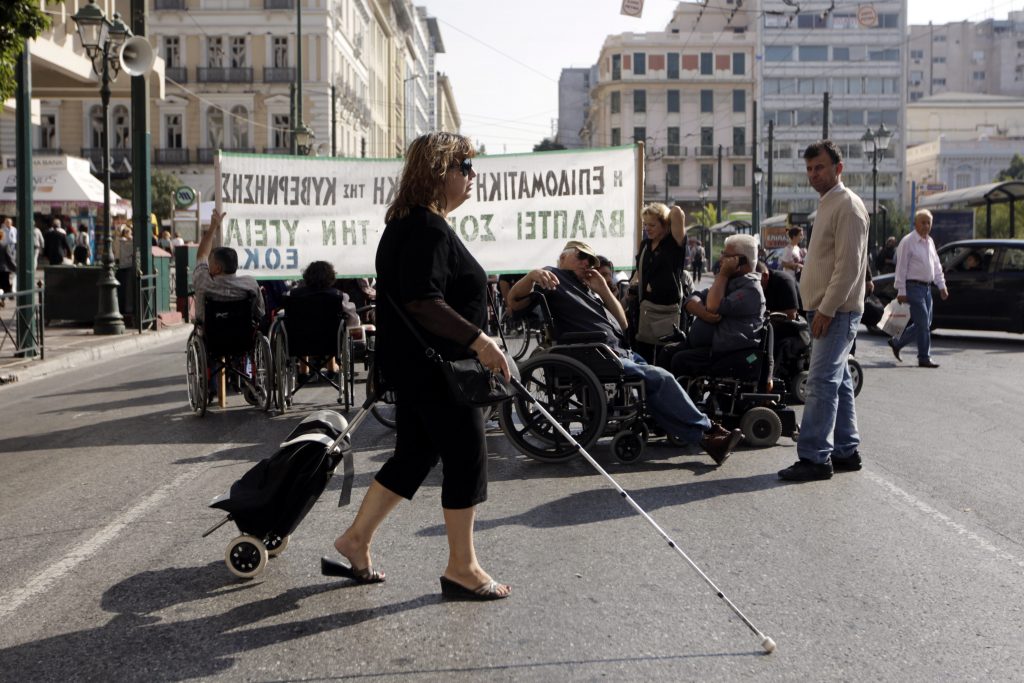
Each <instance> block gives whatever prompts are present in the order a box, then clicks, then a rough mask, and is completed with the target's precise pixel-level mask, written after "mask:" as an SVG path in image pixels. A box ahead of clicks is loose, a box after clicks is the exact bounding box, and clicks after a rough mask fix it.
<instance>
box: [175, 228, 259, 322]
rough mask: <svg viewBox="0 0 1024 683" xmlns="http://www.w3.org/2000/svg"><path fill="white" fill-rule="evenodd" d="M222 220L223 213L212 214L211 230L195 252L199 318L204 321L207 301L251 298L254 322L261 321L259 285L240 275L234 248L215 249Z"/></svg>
mask: <svg viewBox="0 0 1024 683" xmlns="http://www.w3.org/2000/svg"><path fill="white" fill-rule="evenodd" d="M223 220H224V212H222V211H221V212H218V211H214V212H213V215H212V216H210V227H209V229H207V231H206V232H205V233H203V236H202V238H201V239H200V240H199V247H198V249H196V267H195V270H193V271H192V288H193V289H194V290H195V300H196V318H197V319H198V321H199V322H200V323H201V322H202V319H203V316H204V315H205V311H206V299H207V298H210V299H214V300H216V301H240V300H243V299H248V298H250V297H251V298H252V313H253V319H254V320H260V319H261V318H263V313H264V307H263V295H262V293H261V292H260V286H259V285H258V284H256V280H255V279H253V278H251V277H249V276H248V275H238V274H237V272H236V271H237V270H238V254H237V253H236V252H235V250H234V249H231V248H229V247H217V248H216V249H214V248H213V240H214V238H215V237H216V236H217V235H219V234H220V227H221V223H222V222H223Z"/></svg>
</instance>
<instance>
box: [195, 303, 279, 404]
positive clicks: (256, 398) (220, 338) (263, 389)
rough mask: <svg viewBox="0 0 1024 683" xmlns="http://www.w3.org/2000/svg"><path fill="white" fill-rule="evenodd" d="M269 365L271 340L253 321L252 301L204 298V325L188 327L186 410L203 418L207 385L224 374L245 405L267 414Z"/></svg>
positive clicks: (269, 393)
mask: <svg viewBox="0 0 1024 683" xmlns="http://www.w3.org/2000/svg"><path fill="white" fill-rule="evenodd" d="M271 364H272V360H271V352H270V341H269V340H268V339H267V338H266V336H264V335H263V334H260V331H259V321H257V320H254V319H253V314H252V299H251V298H248V299H238V300H234V301H217V300H214V299H210V298H207V300H206V304H205V310H204V312H203V322H202V323H197V324H196V326H195V328H193V330H192V334H190V335H189V338H188V342H187V347H186V355H185V375H186V380H187V383H188V403H189V407H190V408H191V409H192V412H194V413H195V414H196V415H197V416H199V417H202V416H203V415H205V414H206V409H207V407H208V406H209V404H210V402H211V400H212V397H211V392H210V383H211V382H212V381H214V379H215V378H217V377H218V376H219V375H220V373H221V372H223V373H225V374H226V375H227V378H228V380H229V383H231V384H236V385H237V386H238V388H239V389H240V390H241V392H242V395H243V396H244V397H245V400H246V402H247V403H249V404H250V405H254V406H257V407H259V408H262V409H263V410H264V411H266V410H269V409H270V395H271V393H272V379H271V374H270V373H271Z"/></svg>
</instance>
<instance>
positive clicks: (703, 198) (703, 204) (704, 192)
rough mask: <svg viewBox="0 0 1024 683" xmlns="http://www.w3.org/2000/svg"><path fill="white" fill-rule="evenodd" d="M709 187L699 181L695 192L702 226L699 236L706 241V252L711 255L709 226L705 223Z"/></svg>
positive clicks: (706, 219)
mask: <svg viewBox="0 0 1024 683" xmlns="http://www.w3.org/2000/svg"><path fill="white" fill-rule="evenodd" d="M710 189H711V188H709V187H708V184H707V183H701V184H700V188H699V189H698V190H697V194H698V195H699V196H700V213H701V217H700V224H701V226H702V230H701V237H702V238H703V239H702V242H703V243H707V245H708V246H707V254H708V256H710V255H711V226H710V225H705V224H706V223H707V222H708V192H709V191H710Z"/></svg>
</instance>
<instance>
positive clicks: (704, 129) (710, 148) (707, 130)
mask: <svg viewBox="0 0 1024 683" xmlns="http://www.w3.org/2000/svg"><path fill="white" fill-rule="evenodd" d="M700 153H701V156H711V155H713V154H714V153H715V129H714V127H712V126H701V129H700Z"/></svg>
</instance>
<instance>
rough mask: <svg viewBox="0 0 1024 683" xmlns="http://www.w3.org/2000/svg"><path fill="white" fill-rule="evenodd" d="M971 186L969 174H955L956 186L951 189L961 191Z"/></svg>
mask: <svg viewBox="0 0 1024 683" xmlns="http://www.w3.org/2000/svg"><path fill="white" fill-rule="evenodd" d="M973 184H974V183H973V182H971V174H970V173H957V174H956V186H955V187H954V188H953V189H954V190H960V189H963V188H965V187H970V186H971V185H973Z"/></svg>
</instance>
